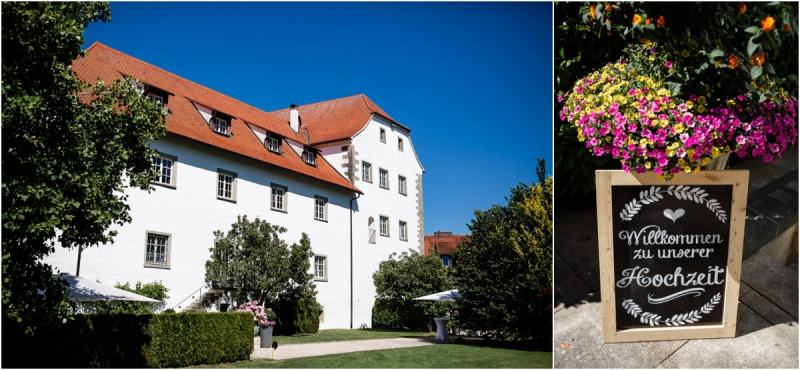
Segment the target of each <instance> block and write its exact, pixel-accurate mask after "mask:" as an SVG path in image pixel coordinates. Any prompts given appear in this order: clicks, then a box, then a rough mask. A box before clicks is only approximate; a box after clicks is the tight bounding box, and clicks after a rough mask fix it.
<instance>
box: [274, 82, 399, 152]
mask: <svg viewBox="0 0 800 370" xmlns="http://www.w3.org/2000/svg"><path fill="white" fill-rule="evenodd" d="M297 109H298V110H299V111H300V122H301V130H300V131H301V132H302V131H303V128H308V132H309V136H310V137H311V144H314V145H316V144H320V143H327V142H331V141H337V140H343V139H349V138H351V137H353V136H354V135H355V134H357V133H358V132H359V131H361V130H362V129H363V128H364V126H365V125H366V124H367V122H368V121H369V118H370V117H371V116H372V114H377V115H380V116H383V117H384V118H386V119H388V120H389V121H392V122H394V123H396V124H398V125H400V126H403V125H401V124H400V123H398V122H397V121H395V120H394V119H393V118H392V117H391V116H389V114H388V113H386V112H385V111H384V110H383V109H381V107H379V106H378V105H377V104H375V102H373V101H372V100H371V99H370V98H369V97H367V96H366V95H364V94H358V95H353V96H348V97H344V98H339V99H333V100H326V101H323V102H319V103H313V104H306V105H301V106H299V107H298V108H297ZM270 113H272V114H274V115H275V116H276V117H277V118H278V119H279V120H281V121H283V122H289V108H286V109H281V110H278V111H273V112H270ZM403 127H404V128H406V127H405V126H403ZM406 130H408V128H406Z"/></svg>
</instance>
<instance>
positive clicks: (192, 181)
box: [45, 136, 372, 328]
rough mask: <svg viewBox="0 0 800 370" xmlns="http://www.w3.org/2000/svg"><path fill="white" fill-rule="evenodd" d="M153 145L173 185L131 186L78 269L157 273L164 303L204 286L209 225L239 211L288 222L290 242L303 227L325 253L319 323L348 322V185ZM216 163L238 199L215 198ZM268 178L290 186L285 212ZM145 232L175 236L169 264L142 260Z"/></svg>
mask: <svg viewBox="0 0 800 370" xmlns="http://www.w3.org/2000/svg"><path fill="white" fill-rule="evenodd" d="M152 147H153V148H155V149H156V150H159V151H160V152H162V153H165V154H169V155H173V156H176V157H177V162H176V165H175V170H176V172H177V180H176V181H177V183H176V188H175V189H171V188H167V187H162V186H157V185H155V186H154V187H155V190H154V191H152V192H150V193H148V192H145V191H141V190H129V191H128V192H127V194H129V198H128V204H129V205H131V211H130V214H131V216H132V218H133V221H132V222H131V223H130V224H126V225H124V226H123V227H121V228H119V229H118V230H119V234H118V235H117V237H116V238H115V242H114V244H113V245H103V246H98V247H92V248H89V249H86V250H84V252H83V255H82V262H81V276H83V277H89V278H97V279H99V280H100V281H101V282H103V283H104V284H109V285H113V284H114V283H116V282H131V283H135V282H136V281H142V282H152V281H156V280H161V281H163V282H164V283H165V285H166V286H167V287H168V288H169V289H170V291H169V293H168V294H169V296H170V297H169V299H168V300H167V306H166V307H168V308H169V307H172V306H174V305H176V304H178V303H179V301H181V300H183V299H184V298H185V297H187V296H189V295H190V294H191V293H192V292H194V291H195V290H196V289H198V288H200V287H201V286H203V285H204V276H205V272H204V266H205V262H206V260H207V259H208V256H209V248H211V247H212V246H213V240H214V237H213V234H212V232H213V231H214V230H228V229H229V228H230V225H231V224H232V223H233V222H235V220H236V216H237V215H242V214H244V215H247V216H248V217H249V218H250V219H254V218H255V217H260V218H262V219H265V220H267V221H269V222H270V223H274V224H278V225H282V226H284V227H286V228H287V229H288V231H287V233H286V234H284V235H283V239H284V240H285V241H287V243H289V244H291V243H294V242H297V241H298V240H299V239H300V235H301V232H306V233H307V234H309V237H310V239H311V246H312V249H313V251H314V253H317V254H322V255H326V256H327V257H328V281H327V282H317V283H316V284H317V291H318V296H317V299H318V300H319V302H320V303H321V304H322V305H323V307H324V311H325V315H324V318H325V320H324V322H322V323H321V324H320V327H321V328H346V327H349V318H350V316H349V315H350V303H349V294H350V293H349V289H350V285H349V284H350V280H349V279H350V277H349V237H350V235H349V230H350V228H349V199H350V198H351V197H352V196H353V193H352V192H349V191H347V190H344V189H341V188H338V187H335V186H332V185H327V184H325V183H321V182H319V181H318V180H315V179H312V178H310V177H306V176H302V175H297V174H294V173H290V172H288V171H285V170H282V169H276V168H274V167H271V166H269V165H267V164H263V163H259V162H256V161H253V160H249V159H246V158H242V157H239V156H236V155H233V154H230V153H227V152H223V151H221V150H219V149H215V148H211V147H209V146H205V145H203V144H198V143H195V142H190V141H187V140H184V139H181V138H177V137H173V136H168V137H167V138H164V139H162V140H159V141H157V142H154V143H152ZM265 150H266V149H265ZM218 168H221V169H224V170H228V171H233V172H235V173H237V175H238V177H237V180H236V187H237V197H236V198H237V199H236V200H237V201H236V203H232V202H228V201H224V200H219V199H217V196H216V181H217V169H218ZM273 182H274V183H278V184H281V185H284V186H288V188H289V195H288V197H289V198H288V212H287V213H282V212H277V211H272V210H270V207H269V200H270V184H271V183H273ZM314 195H321V196H324V197H327V198H328V202H329V203H328V222H322V221H318V220H315V219H314V213H313V211H314ZM146 231H157V232H163V233H169V234H171V235H172V238H171V239H172V244H171V252H170V254H171V256H170V268H169V269H158V268H149V267H144V266H143V265H144V254H145V237H146ZM76 260H77V250H72V251H68V250H66V249H64V248H57V249H56V253H54V254H52V255H51V256H49V257H48V258H47V259H46V260H45V261H46V262H47V263H50V264H52V265H53V266H55V267H56V268H57V269H59V270H60V271H64V272H70V273H75V266H76ZM312 269H313V261H312ZM369 284H370V285H371V284H372V280H371V277H370V280H369ZM188 303H190V302H189V301H186V302H185V303H184V305H186V304H188Z"/></svg>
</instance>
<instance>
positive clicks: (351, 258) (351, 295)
mask: <svg viewBox="0 0 800 370" xmlns="http://www.w3.org/2000/svg"><path fill="white" fill-rule="evenodd" d="M359 197H361V193H356V196H355V197H354V198H351V199H350V329H352V328H353V201H354V200H356V199H358V198H359Z"/></svg>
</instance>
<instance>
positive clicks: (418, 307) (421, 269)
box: [372, 250, 454, 330]
mask: <svg viewBox="0 0 800 370" xmlns="http://www.w3.org/2000/svg"><path fill="white" fill-rule="evenodd" d="M372 280H373V281H374V282H375V305H374V307H373V309H372V326H373V327H375V328H390V329H421V330H430V329H431V328H432V327H433V317H435V316H441V315H443V314H445V313H446V311H447V309H448V308H449V305H447V304H446V303H441V302H431V301H415V300H413V298H416V297H420V296H424V295H428V294H433V293H438V292H442V291H445V290H449V289H453V287H454V285H453V279H452V277H451V276H450V273H449V272H448V268H447V267H445V266H443V265H442V261H441V260H440V259H439V257H438V256H437V255H435V254H433V255H429V256H424V255H421V254H419V253H418V252H416V251H413V250H411V251H410V252H403V253H402V254H400V255H399V256H398V255H397V254H396V253H393V254H392V255H391V256H389V259H388V260H386V261H383V262H381V263H380V265H379V267H378V271H376V272H375V273H374V274H373V275H372Z"/></svg>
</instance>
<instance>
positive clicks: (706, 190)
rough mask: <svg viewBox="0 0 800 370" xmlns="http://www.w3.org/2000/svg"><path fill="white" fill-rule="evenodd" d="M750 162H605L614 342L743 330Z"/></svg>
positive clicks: (605, 301) (606, 330) (609, 333)
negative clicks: (631, 166)
mask: <svg viewBox="0 0 800 370" xmlns="http://www.w3.org/2000/svg"><path fill="white" fill-rule="evenodd" d="M748 178H749V173H748V171H733V170H731V171H701V172H699V173H696V174H677V175H675V177H674V178H673V179H672V180H670V181H665V180H663V179H662V178H661V177H659V176H658V175H655V174H652V173H648V174H629V173H625V172H623V171H597V172H596V174H595V180H596V184H597V229H598V244H599V248H600V249H599V252H600V287H601V300H602V306H603V337H604V339H605V341H606V342H631V341H643V340H675V339H695V338H720V337H733V336H734V335H735V334H736V310H737V305H738V297H739V278H740V275H741V266H742V246H743V241H744V219H745V209H746V207H747V186H748Z"/></svg>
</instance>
